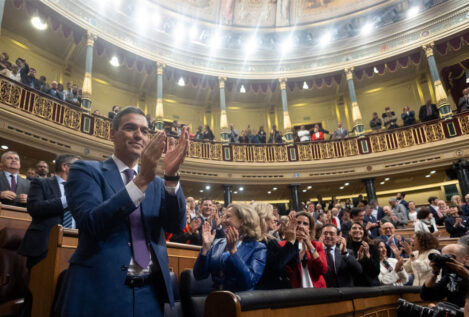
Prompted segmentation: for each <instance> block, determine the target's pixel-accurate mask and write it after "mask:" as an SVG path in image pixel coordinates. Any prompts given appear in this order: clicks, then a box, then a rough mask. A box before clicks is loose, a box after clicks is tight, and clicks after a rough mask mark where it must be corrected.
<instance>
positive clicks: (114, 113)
mask: <svg viewBox="0 0 469 317" xmlns="http://www.w3.org/2000/svg"><path fill="white" fill-rule="evenodd" d="M118 112H119V106H112V111H111V112H109V113H108V114H107V117H108V118H109V119H111V120H112V119H114V117H115V116H116V114H117V113H118Z"/></svg>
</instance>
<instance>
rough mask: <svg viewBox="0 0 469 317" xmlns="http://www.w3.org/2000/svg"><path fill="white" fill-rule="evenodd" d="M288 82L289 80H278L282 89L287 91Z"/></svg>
mask: <svg viewBox="0 0 469 317" xmlns="http://www.w3.org/2000/svg"><path fill="white" fill-rule="evenodd" d="M287 81H288V78H286V77H285V78H279V79H278V82H279V83H280V89H283V90H285V89H287Z"/></svg>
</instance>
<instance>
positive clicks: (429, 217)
mask: <svg viewBox="0 0 469 317" xmlns="http://www.w3.org/2000/svg"><path fill="white" fill-rule="evenodd" d="M414 230H415V232H419V231H422V232H428V233H431V234H433V235H435V236H438V235H439V232H438V228H437V226H436V223H435V218H433V214H432V213H431V212H430V210H429V209H428V208H420V209H419V211H418V212H417V221H415V223H414Z"/></svg>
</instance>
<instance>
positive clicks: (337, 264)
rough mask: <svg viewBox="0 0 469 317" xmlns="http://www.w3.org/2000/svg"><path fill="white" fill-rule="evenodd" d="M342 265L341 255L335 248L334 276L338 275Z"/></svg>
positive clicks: (338, 249)
mask: <svg viewBox="0 0 469 317" xmlns="http://www.w3.org/2000/svg"><path fill="white" fill-rule="evenodd" d="M341 265H342V254H340V248H338V247H335V275H339V268H340V266H341Z"/></svg>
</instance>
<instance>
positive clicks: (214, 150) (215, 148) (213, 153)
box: [210, 143, 223, 161]
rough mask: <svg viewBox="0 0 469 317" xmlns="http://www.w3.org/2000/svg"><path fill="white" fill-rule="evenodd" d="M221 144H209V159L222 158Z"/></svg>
mask: <svg viewBox="0 0 469 317" xmlns="http://www.w3.org/2000/svg"><path fill="white" fill-rule="evenodd" d="M222 151H223V146H222V145H221V144H220V143H216V144H211V145H210V159H211V160H216V161H221V160H222V158H223V152H222Z"/></svg>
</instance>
